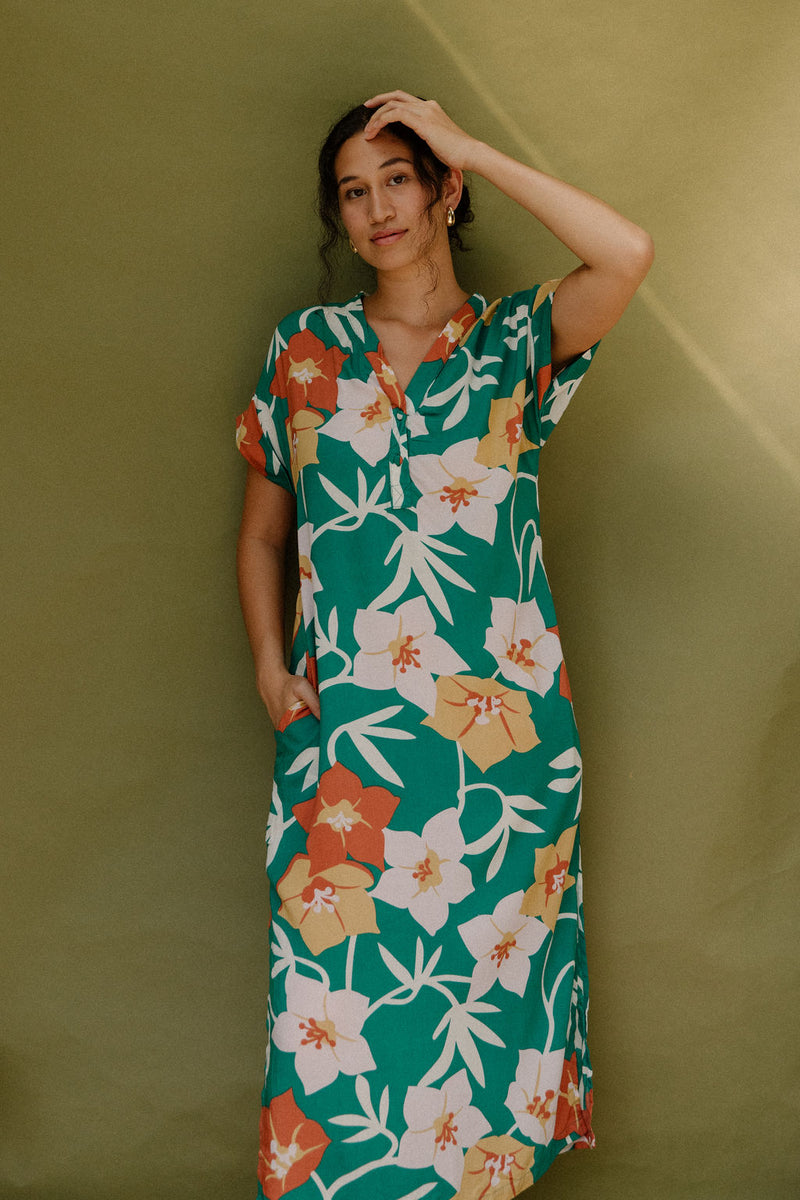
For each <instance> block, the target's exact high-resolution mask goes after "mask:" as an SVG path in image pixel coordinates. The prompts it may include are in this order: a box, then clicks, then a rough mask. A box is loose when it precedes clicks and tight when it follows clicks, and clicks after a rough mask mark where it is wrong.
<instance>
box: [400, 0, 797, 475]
mask: <svg viewBox="0 0 800 1200" xmlns="http://www.w3.org/2000/svg"><path fill="white" fill-rule="evenodd" d="M404 3H405V5H406V7H407V8H408V9H410V11H411V12H412V13H413V14H414V16H415V17H416V18H417V20H418V21H419V22H420V23H421V24H422V25H424V26H425V28H426V29H427V30H428V32H429V33H430V35H431V36H432V37H433V38H435V39H436V41H437V42H438V43H439V45H440V46H441V47H442V49H443V51H444V52H445V54H446V55H447V56H448V58H449V59H450V60H451V61H452V63H453V64H454V66H455V67H456V68H457V69H458V71H459V72H460V73H461V75H463V77H464V79H465V80H466V81H467V83H468V84H469V86H470V87H471V88H472V90H473V91H474V92H475V94H476V95H477V96H478V97H479V98H480V100H481V101H482V103H483V104H484V105H485V107H486V108H487V109H488V111H489V112H490V113H491V115H492V116H493V117H494V119H495V120H496V121H497V123H498V124H499V125H500V126H501V128H502V129H504V130H505V131H506V133H507V134H508V135H509V137H511V138H512V139H513V140H514V141H515V142H516V144H517V145H518V146H519V148H520V150H521V151H522V152H523V155H524V157H525V159H526V160H527V161H528V162H530V163H531V164H532V165H533V166H535V167H536V168H537V169H538V170H540V171H544V172H546V174H548V175H555V176H558V177H560V176H561V173H560V172H559V171H558V169H557V168H556V167H555V166H554V165H553V164H552V163H550V162H549V161H548V159H547V157H546V155H545V154H544V153H543V152H542V151H541V150H540V149H539V147H538V146H537V145H536V143H535V142H534V141H533V140H532V139H531V138H530V137H529V136H528V134H527V133H526V132H525V130H524V129H523V128H522V126H521V125H519V124H518V123H517V122H516V121H515V120H514V118H513V117H512V116H511V115H510V114H509V113H508V112H507V110H506V109H505V108H504V107H503V105H502V104H501V103H500V101H499V100H498V99H497V97H496V96H495V95H493V93H492V92H491V91H490V90H489V88H487V87H486V85H485V83H484V82H483V80H482V79H481V78H480V76H479V75H478V74H477V72H476V71H475V69H474V68H473V66H472V64H471V63H470V62H469V60H468V59H467V58H466V57H465V56H464V55H463V54H461V53H460V51H459V50H457V49H456V47H455V46H454V45H453V43H452V41H451V40H450V38H449V36H448V34H447V33H446V32H445V31H444V30H442V29H441V28H440V27H439V26H438V25H437V24H436V22H435V21H434V20H433V18H432V17H431V15H430V13H428V12H427V11H426V10H425V8H424V7H423V6H422V4H420V2H419V0H404ZM637 295H638V296H639V298H640V300H641V301H642V303H643V304H644V305H645V307H646V308H647V309H648V310H649V311H650V313H651V315H652V316H653V318H654V319H655V320H656V321H657V322H658V323H659V325H661V327H662V329H663V330H664V331H665V333H666V334H667V336H668V337H670V338H671V339H672V341H673V342H675V344H676V345H678V346H679V347H680V349H681V350H682V351H683V353H684V354H685V355H686V357H687V358H688V359H689V361H690V362H691V363H692V365H693V366H694V367H695V369H696V370H697V371H698V372H699V374H701V375H702V376H703V378H704V379H705V380H706V381H707V382H708V383H709V385H710V386H711V387H712V388H713V389H714V391H715V392H716V393H717V395H718V396H719V398H720V399H721V400H722V402H723V403H724V404H725V405H726V407H727V408H728V409H729V410H730V411H731V412H732V413H733V414H734V415H735V416H736V417H737V418H738V419H739V420H740V421H741V422H742V423H743V424H745V425H746V426H747V427H748V429H749V430H750V433H751V434H752V436H753V438H754V439H755V441H756V442H758V444H759V445H760V446H761V448H762V450H764V452H765V453H766V454H769V456H770V457H771V458H772V459H773V460H774V461H775V462H776V463H777V464H778V465H779V466H780V467H781V468H782V469H783V470H784V471H785V472H786V474H787V475H788V476H789V478H790V479H791V480H792V482H793V483H794V484H795V485H796V486H798V487H800V463H799V462H798V461H797V459H796V458H795V456H794V455H793V454H792V453H791V452H790V451H789V450H787V449H786V447H785V446H784V445H783V444H782V443H781V441H780V440H779V438H778V437H777V436H776V434H775V433H773V431H772V430H771V429H770V428H769V427H768V426H767V425H765V424H764V422H763V421H761V420H759V418H758V416H757V415H756V414H754V413H753V412H752V410H751V408H750V407H749V406H748V404H747V403H746V401H745V400H744V399H743V397H742V396H741V394H740V393H739V392H738V391H737V390H736V388H735V387H734V386H733V384H732V383H731V382H730V380H729V379H728V378H727V377H726V376H725V375H724V374H723V372H722V371H721V370H720V369H719V367H718V366H717V365H716V363H715V362H714V361H713V359H712V358H711V357H710V356H709V355H708V354H707V353H706V351H705V350H704V349H703V348H702V346H700V345H699V344H698V343H697V342H696V341H695V340H694V338H693V337H692V336H691V334H690V333H689V331H688V330H687V329H686V328H685V326H683V325H682V324H681V322H680V321H679V320H678V319H677V317H675V316H674V315H673V314H672V313H671V312H670V311H669V309H668V308H667V307H666V306H665V305H664V304H662V302H661V301H660V300H659V299H658V297H657V296H656V294H655V293H654V291H653V289H652V288H651V287H650V285H649V284H647V283H644V284H642V286H641V287H640V288H639V291H638V292H637Z"/></svg>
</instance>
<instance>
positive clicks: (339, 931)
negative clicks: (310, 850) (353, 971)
mask: <svg viewBox="0 0 800 1200" xmlns="http://www.w3.org/2000/svg"><path fill="white" fill-rule="evenodd" d="M373 882H374V880H373V877H372V872H371V871H368V870H367V868H366V867H362V866H361V864H360V863H356V862H346V863H345V862H343V863H336V864H335V865H334V866H331V867H326V868H324V869H323V870H321V871H315V872H312V871H311V859H310V858H309V856H308V855H307V854H296V855H295V856H294V858H293V859H292V861H291V862H290V863H289V866H288V868H287V869H286V871H285V872H284V874H283V875H282V877H281V878H280V879H279V880H278V884H277V889H278V895H279V896H280V898H281V900H282V901H283V903H282V904H281V906H280V908H279V909H278V916H280V917H285V919H286V920H287V921H288V922H289V924H290V925H291V926H292V927H293V928H294V929H298V930H299V931H300V936H301V937H302V939H303V941H304V942H305V944H306V945H307V946H308V948H309V950H310V951H311V953H312V954H321V953H322V951H323V950H327V949H329V947H331V946H338V945H339V943H340V942H343V941H344V939H345V938H346V937H347V936H348V935H349V934H352V933H379V932H380V931H379V929H378V926H377V923H376V921H375V901H374V900H373V899H372V897H371V896H368V895H367V892H366V889H367V888H368V887H371V886H372V883H373Z"/></svg>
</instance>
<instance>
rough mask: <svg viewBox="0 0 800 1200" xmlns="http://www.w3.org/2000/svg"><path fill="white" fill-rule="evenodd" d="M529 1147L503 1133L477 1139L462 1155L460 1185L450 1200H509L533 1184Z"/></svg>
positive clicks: (530, 1150) (531, 1152)
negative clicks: (462, 1169)
mask: <svg viewBox="0 0 800 1200" xmlns="http://www.w3.org/2000/svg"><path fill="white" fill-rule="evenodd" d="M533 1156H534V1148H533V1146H524V1145H523V1144H522V1142H518V1141H517V1140H516V1138H513V1137H510V1136H509V1135H508V1134H507V1133H503V1134H500V1135H499V1136H495V1137H485V1138H481V1139H480V1141H478V1142H476V1143H475V1145H474V1146H471V1147H470V1148H469V1150H468V1151H467V1153H466V1154H465V1155H464V1174H463V1175H462V1177H461V1187H460V1188H459V1189H458V1191H457V1192H456V1194H455V1196H453V1200H511V1198H512V1197H513V1196H518V1195H519V1194H520V1192H523V1191H524V1190H525V1188H528V1187H530V1186H531V1184H532V1183H533V1173H532V1170H531V1168H532V1167H533Z"/></svg>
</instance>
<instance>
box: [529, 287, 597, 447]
mask: <svg viewBox="0 0 800 1200" xmlns="http://www.w3.org/2000/svg"><path fill="white" fill-rule="evenodd" d="M560 282H561V280H560V279H551V280H549V281H548V282H547V283H543V284H542V285H541V287H539V288H534V289H533V290H532V292H531V293H530V294H531V296H532V300H531V310H530V342H529V344H530V366H529V370H530V382H531V384H532V387H533V402H532V403H531V404H529V405H527V407H526V427H527V428H526V432H527V433H528V436H529V437H531V438H534V437H535V438H536V440H537V441H538V443H539V445H540V446H543V445H544V443H545V442H546V441H547V439H548V438H549V436H550V434H551V433H552V432H553V429H554V428H555V426H556V424H557V423H558V421H560V419H561V417H562V415H563V413H564V410H565V409H566V407H567V405H568V404H569V402H570V400H571V399H572V397H573V396H574V395H575V392H576V390H577V388H578V385H579V384H580V382H581V380H582V379H583V377H584V375H585V374H586V372H587V371H588V369H589V364H590V363H591V361H592V359H593V358H594V355H595V351H596V350H597V347H598V346H599V345H600V343H599V341H598V342H595V344H594V345H593V346H592V347H591V348H590V349H588V350H586V351H585V352H584V353H583V354H581V355H579V356H578V357H577V358H575V359H573V360H572V362H570V363H567V365H566V366H565V367H562V369H561V370H560V371H559V373H558V375H556V376H553V367H552V362H551V357H550V354H551V351H550V343H551V330H552V326H551V318H552V312H553V296H554V294H555V290H556V288H557V287H558V285H559V283H560Z"/></svg>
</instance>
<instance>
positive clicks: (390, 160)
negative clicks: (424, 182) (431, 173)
mask: <svg viewBox="0 0 800 1200" xmlns="http://www.w3.org/2000/svg"><path fill="white" fill-rule="evenodd" d="M401 162H402V163H408V165H409V166H410V167H413V165H414V164H413V163H412V161H411V159H410V158H387V160H386V162H382V163H381V165H380V166H379V167H378V170H379V171H382V170H383V169H384V167H392V166H394V164H395V163H401ZM354 179H358V176H357V175H344V176H342V178H341V179H340V180H339V182H338V184H337V187H341V186H342V184H344V183H352V182H353V180H354Z"/></svg>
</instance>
